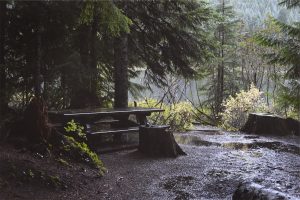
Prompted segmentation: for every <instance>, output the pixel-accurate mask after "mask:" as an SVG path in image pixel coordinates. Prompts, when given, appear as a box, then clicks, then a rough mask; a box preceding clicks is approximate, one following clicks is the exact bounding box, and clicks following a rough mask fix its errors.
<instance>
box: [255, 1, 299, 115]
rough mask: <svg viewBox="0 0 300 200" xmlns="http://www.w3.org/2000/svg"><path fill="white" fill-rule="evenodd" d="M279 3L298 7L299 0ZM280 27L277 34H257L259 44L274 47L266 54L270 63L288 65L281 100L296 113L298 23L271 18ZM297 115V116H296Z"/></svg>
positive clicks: (297, 106)
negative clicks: (289, 23) (290, 23)
mask: <svg viewBox="0 0 300 200" xmlns="http://www.w3.org/2000/svg"><path fill="white" fill-rule="evenodd" d="M281 4H285V5H287V6H288V7H289V8H293V7H300V1H299V0H285V1H282V2H281ZM273 21H274V23H275V24H276V25H278V26H279V27H280V30H281V31H280V32H279V34H276V33H274V34H272V35H264V34H260V35H257V37H256V39H257V41H258V42H259V44H261V45H264V46H267V47H271V48H273V49H274V52H273V53H272V54H269V55H267V56H268V59H269V60H270V62H272V63H279V64H281V65H284V66H289V67H290V69H289V70H288V71H287V72H286V80H285V81H284V83H283V84H282V90H281V91H282V94H281V102H282V103H283V104H284V105H285V107H289V106H292V107H293V108H294V109H295V110H296V111H297V112H298V113H299V111H300V52H299V49H300V23H299V22H295V23H294V25H288V24H285V23H283V22H280V21H278V20H276V19H273ZM298 117H299V116H298Z"/></svg>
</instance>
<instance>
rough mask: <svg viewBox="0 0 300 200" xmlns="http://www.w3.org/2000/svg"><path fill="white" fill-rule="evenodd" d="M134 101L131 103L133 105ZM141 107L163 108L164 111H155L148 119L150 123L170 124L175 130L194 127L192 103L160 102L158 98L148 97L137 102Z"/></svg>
mask: <svg viewBox="0 0 300 200" xmlns="http://www.w3.org/2000/svg"><path fill="white" fill-rule="evenodd" d="M132 105H133V103H130V106H132ZM137 105H138V106H139V107H146V108H161V109H164V110H165V111H164V112H163V113H153V114H152V115H151V116H150V117H149V118H148V119H149V121H150V123H152V124H157V125H170V126H171V129H172V130H174V131H184V130H187V129H190V128H192V126H193V124H192V122H193V121H194V119H195V116H194V114H193V106H192V104H191V103H189V102H186V101H182V102H179V103H174V104H165V103H160V102H158V101H157V100H156V99H146V100H144V101H139V102H137Z"/></svg>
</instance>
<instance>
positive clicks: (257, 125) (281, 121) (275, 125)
mask: <svg viewBox="0 0 300 200" xmlns="http://www.w3.org/2000/svg"><path fill="white" fill-rule="evenodd" d="M299 130H300V122H299V121H297V120H294V119H291V118H287V119H286V118H282V117H280V116H278V115H275V114H270V113H250V114H249V117H248V119H247V122H246V123H245V125H244V126H243V127H242V129H241V131H243V132H246V133H254V134H257V135H291V134H294V135H300V132H299Z"/></svg>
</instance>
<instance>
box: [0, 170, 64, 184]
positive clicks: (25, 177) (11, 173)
mask: <svg viewBox="0 0 300 200" xmlns="http://www.w3.org/2000/svg"><path fill="white" fill-rule="evenodd" d="M5 174H6V176H4V177H3V178H4V179H3V180H2V182H3V184H2V183H0V188H1V187H3V185H4V186H5V185H7V183H8V181H9V182H11V181H12V182H14V183H18V184H19V185H23V184H32V185H44V186H47V187H49V186H50V187H51V188H62V189H64V188H66V187H67V186H66V185H65V183H64V182H63V181H62V180H61V178H60V177H59V176H58V175H52V174H49V173H48V172H43V171H40V170H37V169H35V168H33V167H28V166H24V165H18V166H15V165H13V164H8V167H7V171H6V172H5ZM0 181H1V180H0Z"/></svg>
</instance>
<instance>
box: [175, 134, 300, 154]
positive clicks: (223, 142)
mask: <svg viewBox="0 0 300 200" xmlns="http://www.w3.org/2000/svg"><path fill="white" fill-rule="evenodd" d="M232 136H235V137H232ZM174 137H175V140H176V141H177V142H178V143H179V144H184V145H192V146H221V147H224V148H230V149H235V150H242V151H248V150H252V149H261V148H266V149H270V150H274V151H275V152H285V153H292V154H296V155H300V146H296V145H293V144H288V143H284V142H279V141H263V140H262V139H261V140H260V141H258V140H253V139H258V138H259V136H242V135H224V136H218V138H217V139H216V138H215V137H214V138H212V137H202V136H198V135H188V134H175V135H174ZM238 137H240V138H243V139H241V141H240V142H237V140H238V139H239V138H238ZM246 138H248V140H246ZM257 156H258V157H260V156H261V155H257Z"/></svg>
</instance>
